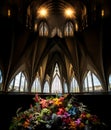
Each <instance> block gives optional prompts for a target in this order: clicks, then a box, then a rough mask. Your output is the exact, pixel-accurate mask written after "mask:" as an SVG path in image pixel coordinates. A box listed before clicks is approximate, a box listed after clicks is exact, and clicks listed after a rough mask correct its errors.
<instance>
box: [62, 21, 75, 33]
mask: <svg viewBox="0 0 111 130" xmlns="http://www.w3.org/2000/svg"><path fill="white" fill-rule="evenodd" d="M64 36H74V25H73V24H72V22H67V23H66V25H65V28H64Z"/></svg>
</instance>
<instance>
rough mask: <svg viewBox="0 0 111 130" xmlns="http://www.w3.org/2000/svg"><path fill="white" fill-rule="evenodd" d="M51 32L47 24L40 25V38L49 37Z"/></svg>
mask: <svg viewBox="0 0 111 130" xmlns="http://www.w3.org/2000/svg"><path fill="white" fill-rule="evenodd" d="M48 34H49V30H48V25H47V23H46V22H44V21H42V22H41V23H40V25H39V36H48Z"/></svg>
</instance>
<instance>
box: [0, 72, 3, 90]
mask: <svg viewBox="0 0 111 130" xmlns="http://www.w3.org/2000/svg"><path fill="white" fill-rule="evenodd" d="M2 80H3V79H2V71H1V70H0V91H2V89H3V88H2Z"/></svg>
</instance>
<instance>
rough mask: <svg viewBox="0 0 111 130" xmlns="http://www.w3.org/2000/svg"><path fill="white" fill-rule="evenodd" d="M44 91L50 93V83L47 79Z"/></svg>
mask: <svg viewBox="0 0 111 130" xmlns="http://www.w3.org/2000/svg"><path fill="white" fill-rule="evenodd" d="M43 93H49V83H48V81H45V84H44V89H43Z"/></svg>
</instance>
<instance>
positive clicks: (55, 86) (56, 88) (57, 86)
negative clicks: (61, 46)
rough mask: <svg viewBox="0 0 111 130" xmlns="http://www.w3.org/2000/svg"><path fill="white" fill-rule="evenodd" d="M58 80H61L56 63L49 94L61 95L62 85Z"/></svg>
mask: <svg viewBox="0 0 111 130" xmlns="http://www.w3.org/2000/svg"><path fill="white" fill-rule="evenodd" d="M60 79H61V78H60V72H59V66H58V63H56V64H55V68H54V72H53V80H52V86H51V93H62V83H61V80H60Z"/></svg>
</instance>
